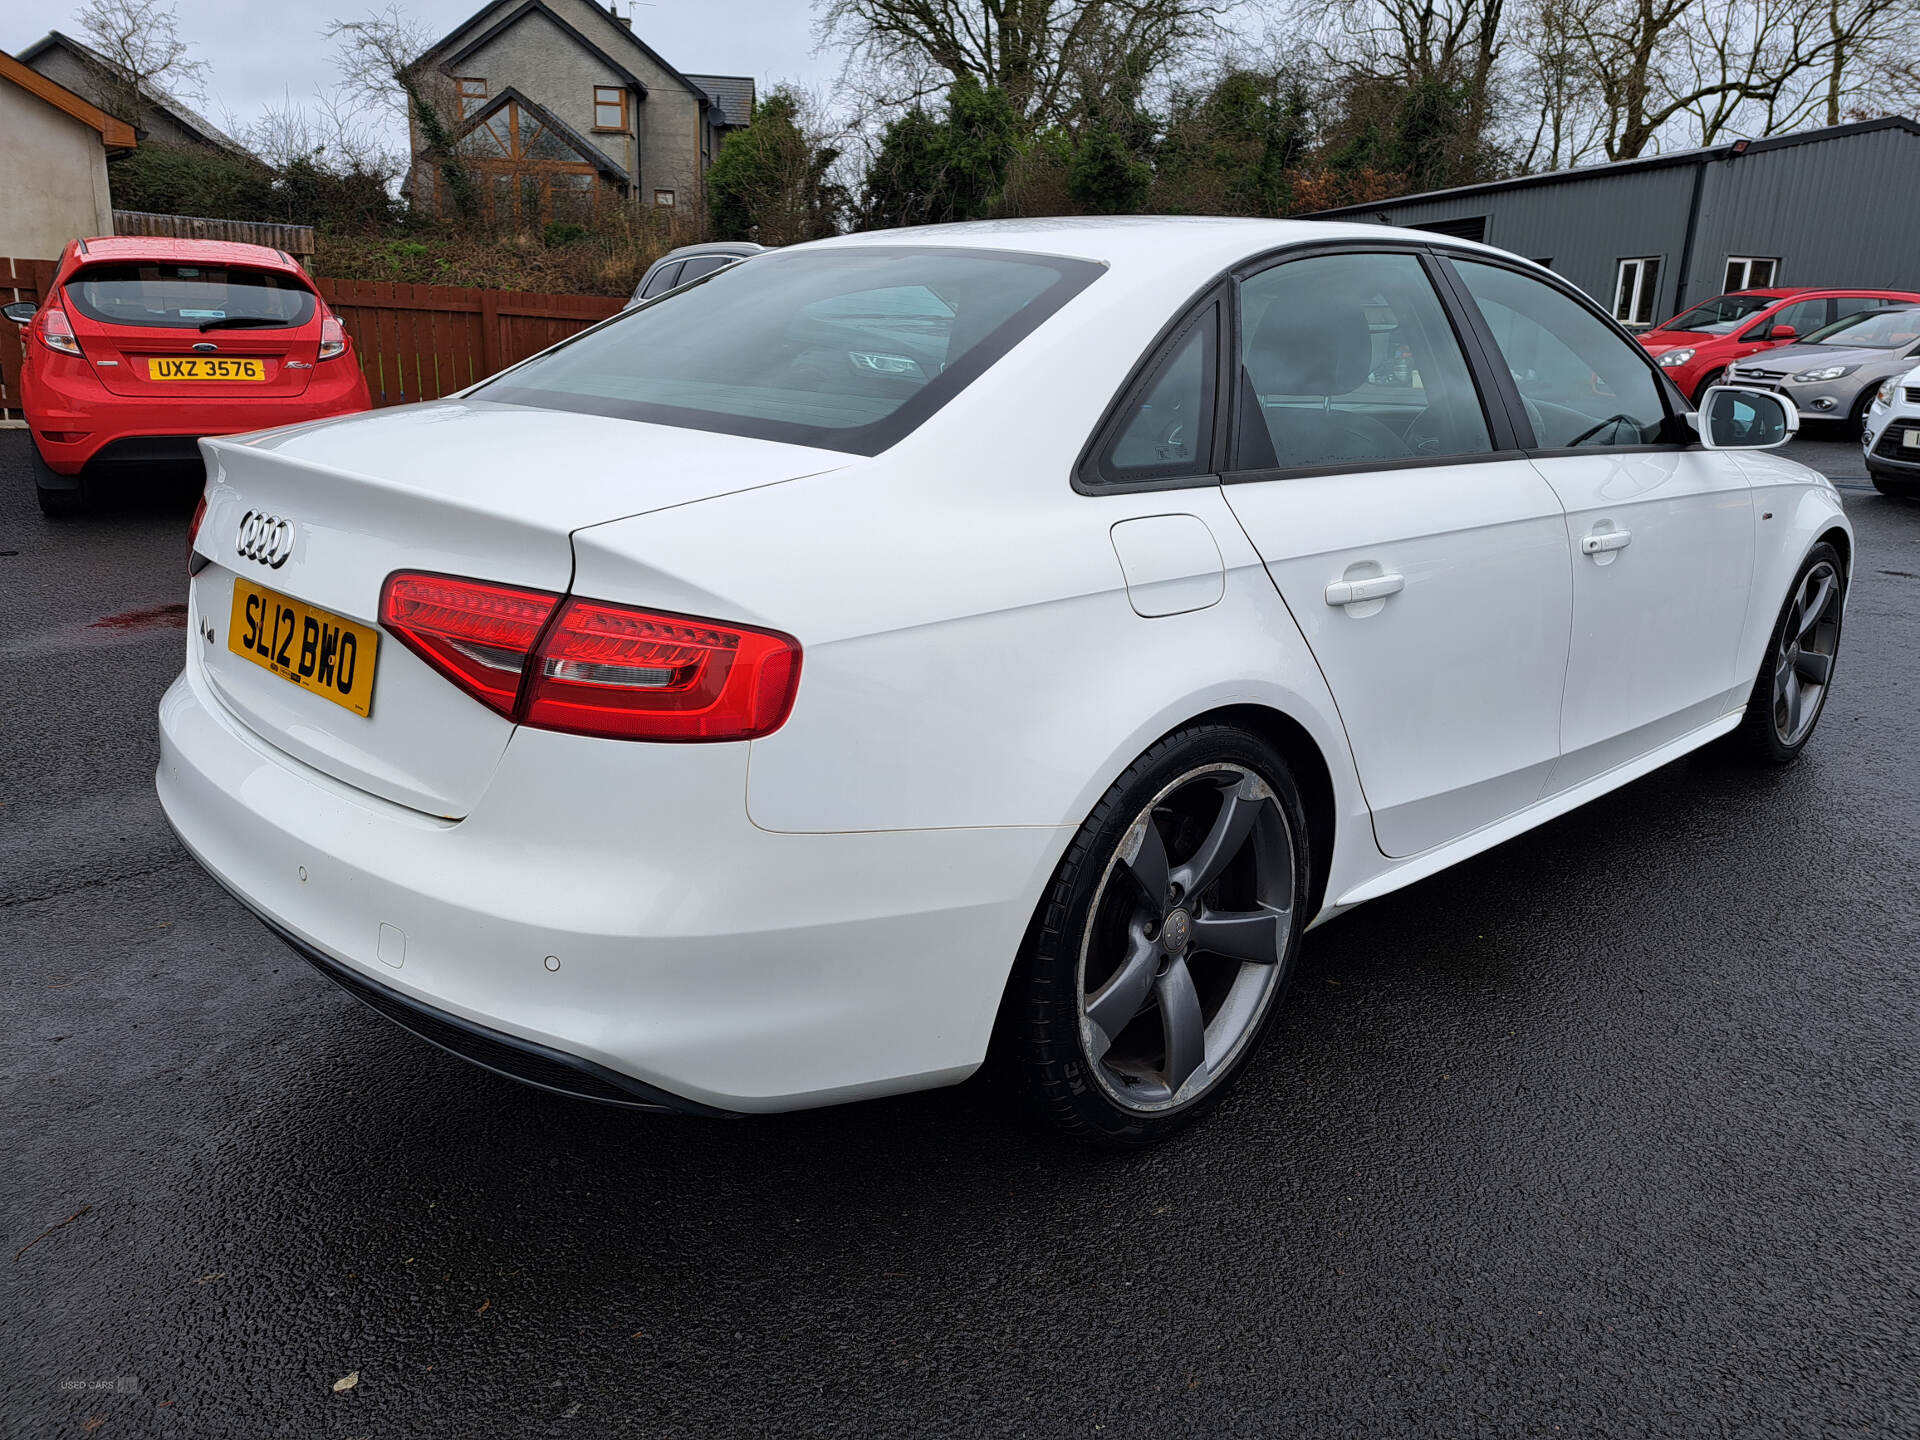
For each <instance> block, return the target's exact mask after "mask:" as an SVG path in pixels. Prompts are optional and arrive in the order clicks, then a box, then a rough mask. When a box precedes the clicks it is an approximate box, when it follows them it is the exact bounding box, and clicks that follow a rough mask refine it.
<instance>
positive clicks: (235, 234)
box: [113, 210, 313, 266]
mask: <svg viewBox="0 0 1920 1440" xmlns="http://www.w3.org/2000/svg"><path fill="white" fill-rule="evenodd" d="M113 233H114V234H116V235H164V236H168V237H170V238H172V239H175V240H238V241H240V242H241V243H242V244H245V245H265V246H267V247H269V248H270V249H274V250H284V251H286V252H287V254H289V255H291V256H293V258H294V259H296V260H298V261H299V262H300V263H301V264H302V265H307V266H311V265H312V264H313V227H312V226H311V225H281V224H277V223H275V222H274V221H271V220H214V219H210V218H209V217H207V216H205V215H155V214H153V213H152V212H151V211H147V210H116V211H114V212H113Z"/></svg>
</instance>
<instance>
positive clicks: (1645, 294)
mask: <svg viewBox="0 0 1920 1440" xmlns="http://www.w3.org/2000/svg"><path fill="white" fill-rule="evenodd" d="M1659 303H1660V257H1659V256H1658V255H1640V256H1636V257H1635V258H1633V259H1631V260H1622V261H1621V262H1620V278H1619V280H1618V281H1617V282H1616V283H1615V285H1614V287H1613V318H1614V319H1616V320H1618V321H1619V322H1620V323H1621V324H1622V325H1651V324H1653V310H1654V306H1656V305H1658V304H1659Z"/></svg>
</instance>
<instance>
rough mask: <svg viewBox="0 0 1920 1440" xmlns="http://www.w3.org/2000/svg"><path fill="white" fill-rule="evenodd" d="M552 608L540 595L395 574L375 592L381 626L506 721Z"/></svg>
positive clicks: (555, 600)
mask: <svg viewBox="0 0 1920 1440" xmlns="http://www.w3.org/2000/svg"><path fill="white" fill-rule="evenodd" d="M559 603H560V597H559V596H558V595H550V594H548V593H547V592H546V591H544V590H516V589H513V588H511V587H509V586H506V585H489V584H487V583H486V582H485V581H481V580H461V579H459V578H457V577H455V576H452V575H419V574H411V573H408V572H405V571H402V572H400V573H398V574H394V575H389V576H388V577H387V583H386V585H385V587H384V588H383V589H382V591H381V594H380V623H381V624H383V625H385V626H386V627H387V629H389V630H391V631H392V632H393V633H394V635H395V636H397V637H398V638H399V641H400V643H401V644H402V645H405V646H406V647H407V648H408V649H409V650H411V651H413V652H414V654H416V655H418V656H419V657H420V658H421V659H422V660H425V661H426V662H427V663H428V664H429V665H431V666H433V668H434V669H436V670H438V671H439V672H440V673H441V674H443V675H445V676H446V677H447V678H448V679H449V680H451V681H453V683H454V684H456V685H458V686H459V687H460V688H461V689H462V690H464V691H466V692H467V693H468V694H469V695H471V696H473V698H474V699H476V700H478V701H479V702H480V703H481V704H482V705H485V706H486V707H487V708H488V709H490V710H497V711H499V712H500V713H501V714H502V715H506V716H509V717H511V716H512V714H513V710H514V706H515V704H516V703H518V701H519V699H520V676H521V672H522V671H524V670H525V669H526V665H527V656H529V655H530V654H532V653H533V643H534V641H536V640H538V639H539V638H540V630H541V627H542V626H544V625H545V624H546V623H547V620H548V619H549V618H550V617H551V616H552V614H553V607H554V606H555V605H557V604H559Z"/></svg>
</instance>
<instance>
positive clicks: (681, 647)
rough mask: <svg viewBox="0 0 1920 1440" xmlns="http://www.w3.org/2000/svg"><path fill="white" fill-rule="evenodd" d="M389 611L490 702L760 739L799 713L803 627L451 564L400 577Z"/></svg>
mask: <svg viewBox="0 0 1920 1440" xmlns="http://www.w3.org/2000/svg"><path fill="white" fill-rule="evenodd" d="M380 620H381V623H382V624H383V625H385V626H386V628H387V629H388V630H390V631H391V632H393V634H394V635H395V636H397V637H398V638H399V640H400V642H401V643H402V644H403V645H405V646H406V647H407V648H408V649H410V650H412V651H413V652H414V653H415V654H417V655H419V656H420V657H421V658H422V659H423V660H425V661H426V662H427V663H428V664H429V665H431V666H433V667H434V668H435V669H436V670H438V671H440V673H441V674H443V675H445V676H446V677H447V678H448V679H449V680H451V681H453V683H454V684H456V685H458V686H459V687H460V688H461V689H462V690H465V691H466V692H467V693H468V694H469V695H472V696H473V697H474V698H475V699H476V700H479V701H480V702H481V703H482V704H484V705H486V706H488V707H489V708H491V709H493V710H495V711H498V712H499V713H500V714H502V715H505V716H508V717H509V718H510V719H513V720H515V721H517V722H519V723H520V724H523V725H529V726H532V727H534V728H535V729H539V730H561V731H565V732H567V733H569V734H574V735H596V736H601V737H604V738H607V739H616V740H751V739H754V738H755V737H756V736H761V735H770V734H772V733H773V732H774V731H775V730H777V729H779V728H780V726H781V725H782V724H784V723H785V722H786V718H787V715H788V713H789V712H790V711H791V710H792V709H793V696H794V691H795V690H796V689H797V688H798V686H799V684H800V645H799V642H798V641H796V640H794V639H793V638H792V637H791V636H787V635H781V634H778V633H776V632H774V631H770V630H758V629H753V628H751V627H749V626H744V625H728V624H722V623H719V622H717V621H712V620H701V619H697V618H695V617H692V616H686V615H660V614H654V613H652V612H649V611H645V610H637V609H634V608H632V607H630V606H625V605H611V604H608V603H607V602H605V601H601V600H582V599H577V598H574V599H568V598H562V597H561V596H558V595H552V594H549V593H547V592H545V591H539V590H517V589H513V588H510V587H507V586H502V585H493V584H489V583H487V582H485V581H481V580H464V579H460V578H458V577H456V576H451V575H425V574H418V573H413V572H406V571H403V572H400V573H398V574H395V575H391V576H389V577H388V578H387V583H386V586H385V588H384V589H383V591H382V593H381V598H380Z"/></svg>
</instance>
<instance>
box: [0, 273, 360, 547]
mask: <svg viewBox="0 0 1920 1440" xmlns="http://www.w3.org/2000/svg"><path fill="white" fill-rule="evenodd" d="M6 315H7V318H8V319H10V320H14V321H16V322H19V323H22V324H24V326H25V328H26V334H25V336H24V337H23V345H22V349H23V352H24V356H25V358H24V363H23V364H22V367H21V373H20V398H21V408H22V410H23V411H24V413H25V415H26V420H27V426H28V428H29V429H30V430H31V431H32V432H33V460H34V479H35V482H36V485H37V488H38V490H39V496H40V508H41V509H42V510H43V511H45V512H46V513H47V514H49V515H70V514H74V513H76V512H78V511H80V510H83V509H85V508H86V503H87V491H88V486H89V482H90V481H91V480H93V479H94V478H95V477H96V476H98V475H100V474H101V473H103V472H104V471H107V470H109V469H114V470H120V471H127V470H138V469H147V468H152V467H155V466H173V465H177V466H197V465H199V463H200V451H199V446H198V443H197V442H198V440H199V438H200V437H201V436H202V435H231V434H234V433H236V432H238V431H243V430H264V429H267V428H269V427H271V426H275V425H291V424H293V423H295V422H296V421H301V420H318V419H321V418H323V417H325V416H328V415H345V414H349V413H351V412H353V411H355V410H365V409H367V408H368V407H369V405H370V404H371V403H372V402H371V400H370V399H369V397H368V394H367V382H366V378H365V377H364V376H362V375H361V373H360V367H359V366H358V365H357V364H356V363H355V362H354V358H353V344H352V342H351V341H350V340H348V339H347V335H346V331H345V330H344V329H343V328H342V327H341V324H340V322H339V321H338V320H337V319H335V318H334V316H333V313H332V312H331V311H330V310H328V309H327V306H326V302H325V301H323V300H322V299H321V298H320V296H319V295H318V293H316V291H315V290H314V286H313V281H312V280H311V279H309V278H308V276H307V273H306V271H304V270H302V269H301V268H300V267H299V265H297V264H296V263H294V261H293V259H292V258H291V257H289V256H287V255H286V254H284V253H282V252H281V251H279V250H270V249H268V248H267V247H266V246H264V245H241V244H236V243H233V242H230V241H223V240H164V239H152V238H147V237H142V236H131V235H123V236H109V237H104V238H100V239H89V240H76V241H74V242H73V243H72V244H70V245H68V246H67V248H66V251H65V253H64V254H62V255H61V257H60V264H59V267H58V268H57V269H56V270H55V272H54V280H53V284H52V285H51V286H50V287H48V290H47V294H46V296H45V298H44V299H43V300H42V302H41V303H40V305H39V306H38V307H35V306H32V305H27V304H18V305H9V306H7V307H6Z"/></svg>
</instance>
